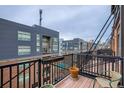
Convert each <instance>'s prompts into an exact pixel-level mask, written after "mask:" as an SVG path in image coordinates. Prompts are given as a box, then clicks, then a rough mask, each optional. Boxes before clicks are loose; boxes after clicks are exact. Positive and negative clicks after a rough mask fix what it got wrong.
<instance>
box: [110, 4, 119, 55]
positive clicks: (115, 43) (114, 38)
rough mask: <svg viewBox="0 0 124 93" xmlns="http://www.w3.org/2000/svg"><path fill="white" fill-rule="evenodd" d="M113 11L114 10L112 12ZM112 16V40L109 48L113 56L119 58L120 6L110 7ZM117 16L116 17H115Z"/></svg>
mask: <svg viewBox="0 0 124 93" xmlns="http://www.w3.org/2000/svg"><path fill="white" fill-rule="evenodd" d="M114 9H115V10H114ZM113 10H114V12H112V14H113V16H115V19H114V23H113V29H112V32H113V34H112V40H111V48H112V51H113V55H115V56H121V29H120V12H118V11H120V6H115V5H112V6H111V11H113ZM116 14H117V15H116Z"/></svg>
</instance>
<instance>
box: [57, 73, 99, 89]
mask: <svg viewBox="0 0 124 93" xmlns="http://www.w3.org/2000/svg"><path fill="white" fill-rule="evenodd" d="M93 83H94V80H93V79H91V78H87V77H84V76H79V79H78V80H74V79H72V78H71V76H70V75H69V76H67V77H66V78H65V79H64V80H62V81H61V82H59V83H58V84H56V85H55V87H56V88H93ZM95 87H99V85H98V84H97V83H96V85H95Z"/></svg>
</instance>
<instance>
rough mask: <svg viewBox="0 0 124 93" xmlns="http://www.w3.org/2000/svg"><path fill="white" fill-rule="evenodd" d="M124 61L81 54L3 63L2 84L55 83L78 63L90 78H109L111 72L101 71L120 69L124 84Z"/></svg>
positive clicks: (117, 58) (60, 80) (84, 74)
mask: <svg viewBox="0 0 124 93" xmlns="http://www.w3.org/2000/svg"><path fill="white" fill-rule="evenodd" d="M123 60H124V59H123V58H120V57H112V56H103V55H89V54H83V53H79V54H68V55H63V56H56V57H48V58H44V59H37V60H33V61H27V62H21V63H14V64H9V65H4V66H0V87H1V88H2V87H5V88H6V87H10V88H11V87H17V88H20V87H21V88H23V87H24V88H25V87H29V88H30V87H42V86H43V85H45V84H53V85H56V84H58V83H60V82H62V81H63V79H65V77H68V76H69V70H68V69H69V67H71V66H72V65H73V64H77V67H78V68H79V69H80V72H79V74H80V76H82V77H87V78H91V79H94V78H95V77H96V76H99V75H100V76H102V77H105V78H110V73H102V72H103V71H111V70H112V71H116V72H119V73H121V74H122V80H121V82H120V83H119V85H121V86H123V85H124V70H123ZM82 79H83V78H82ZM82 79H79V80H82ZM85 79H86V78H85ZM82 81H83V80H82ZM82 81H81V82H82ZM64 82H66V81H64ZM67 83H68V82H67Z"/></svg>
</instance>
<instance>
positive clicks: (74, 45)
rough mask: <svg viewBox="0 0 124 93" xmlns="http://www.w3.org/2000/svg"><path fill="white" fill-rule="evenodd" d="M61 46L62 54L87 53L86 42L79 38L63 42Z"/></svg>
mask: <svg viewBox="0 0 124 93" xmlns="http://www.w3.org/2000/svg"><path fill="white" fill-rule="evenodd" d="M62 45H63V47H62V50H63V52H64V53H78V52H85V51H87V42H86V41H84V40H82V39H80V38H74V39H73V40H64V41H63V42H62Z"/></svg>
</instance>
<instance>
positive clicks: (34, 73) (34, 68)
mask: <svg viewBox="0 0 124 93" xmlns="http://www.w3.org/2000/svg"><path fill="white" fill-rule="evenodd" d="M34 84H35V62H34Z"/></svg>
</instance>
